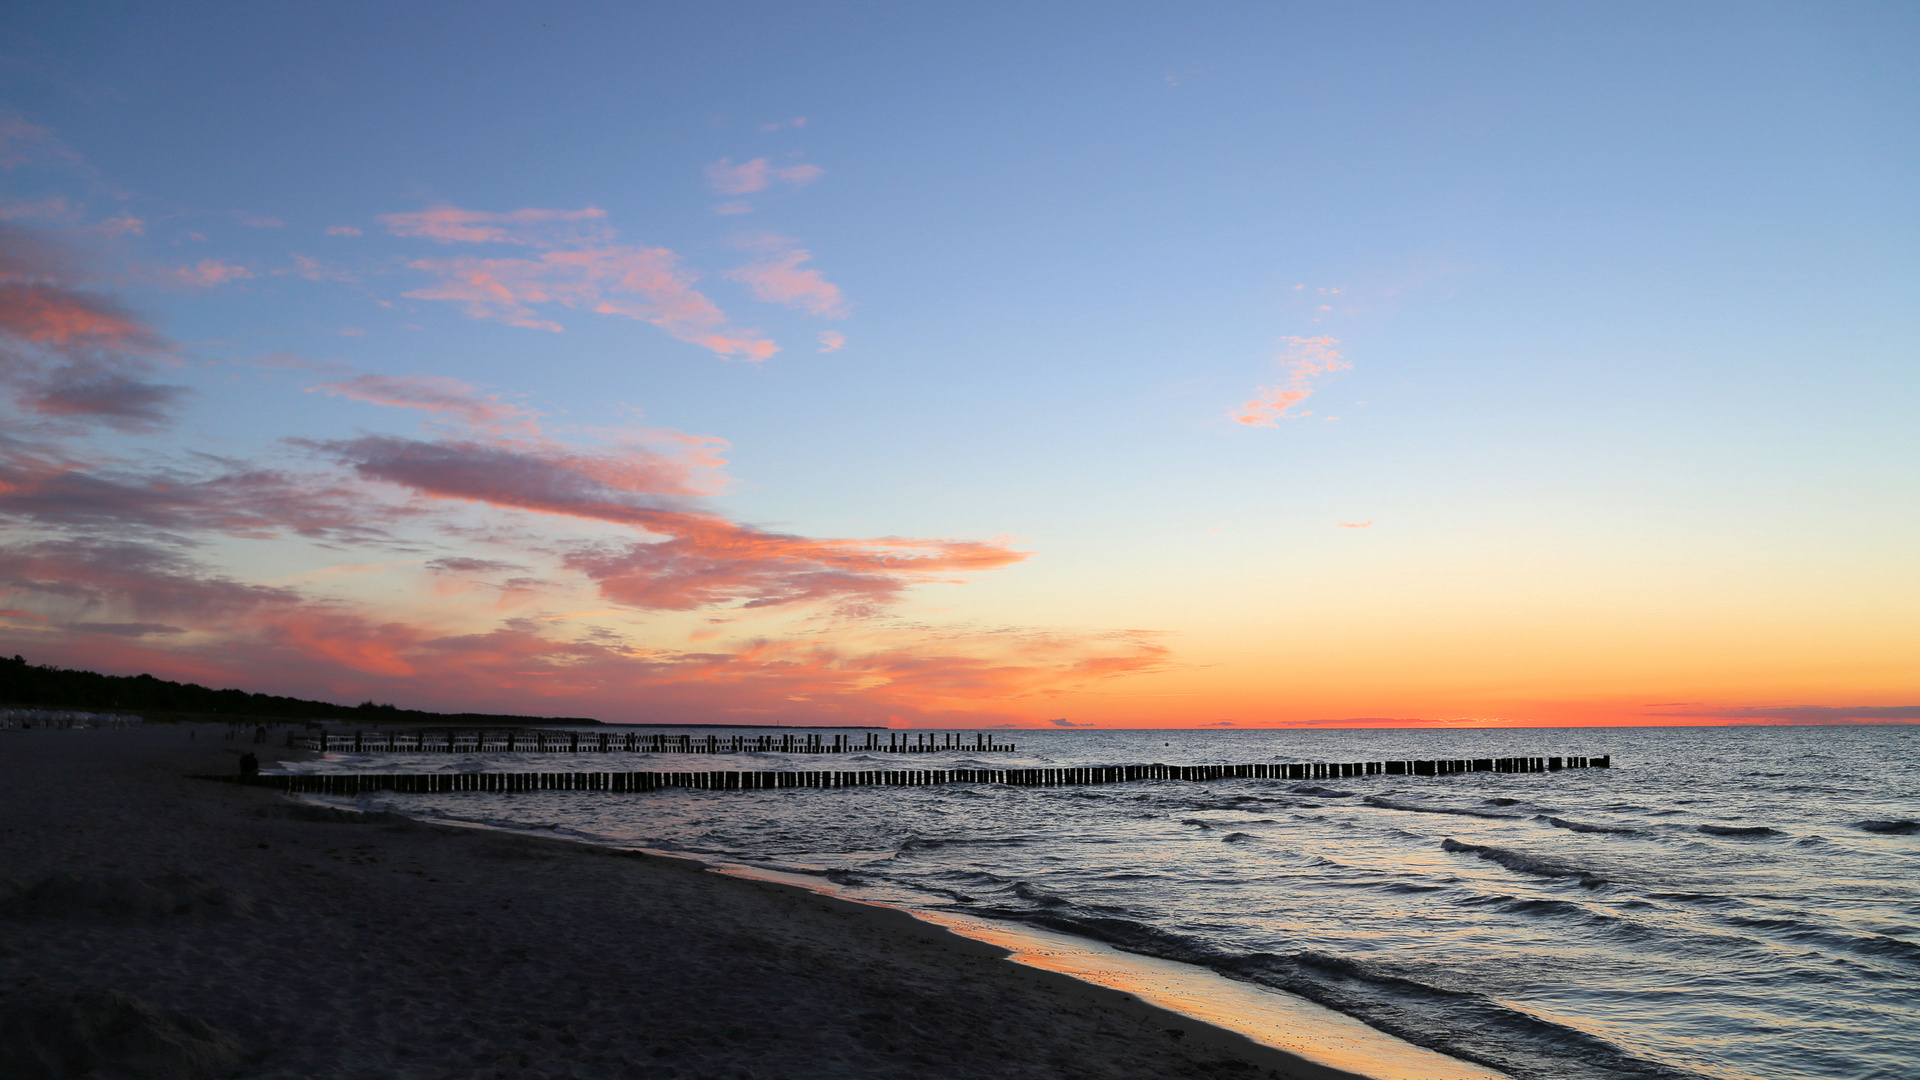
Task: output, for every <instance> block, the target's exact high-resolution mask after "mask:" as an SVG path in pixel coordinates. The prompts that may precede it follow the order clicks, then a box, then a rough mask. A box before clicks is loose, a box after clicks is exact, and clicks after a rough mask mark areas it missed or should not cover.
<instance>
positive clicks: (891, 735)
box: [287, 728, 1014, 754]
mask: <svg viewBox="0 0 1920 1080" xmlns="http://www.w3.org/2000/svg"><path fill="white" fill-rule="evenodd" d="M287 745H288V746H290V747H293V748H295V749H299V750H320V751H330V750H342V751H352V752H354V753H367V752H370V751H373V752H379V751H385V752H390V753H392V752H404V753H428V754H433V753H441V754H522V753H548V754H606V753H616V752H619V753H633V754H755V753H758V754H937V753H941V752H944V751H964V752H966V753H969V754H1011V753H1013V751H1014V744H1012V743H1010V742H997V741H995V740H994V737H993V736H992V735H990V734H985V733H978V734H973V735H966V734H962V733H961V732H957V731H922V732H899V731H895V732H888V733H887V738H886V741H885V742H882V741H881V739H880V733H879V732H877V731H876V732H868V733H867V735H866V737H865V738H864V739H855V738H854V737H853V736H851V735H835V736H833V737H832V738H831V739H829V738H826V737H825V736H821V735H815V734H813V733H811V732H792V731H786V732H781V733H779V734H765V735H664V734H660V735H646V734H641V733H638V732H624V733H623V732H611V731H539V730H534V729H520V728H478V729H474V728H468V729H454V728H448V729H445V730H433V729H428V730H423V731H372V732H365V731H356V732H354V733H352V734H340V733H336V732H313V731H305V732H293V733H291V734H289V735H288V736H287Z"/></svg>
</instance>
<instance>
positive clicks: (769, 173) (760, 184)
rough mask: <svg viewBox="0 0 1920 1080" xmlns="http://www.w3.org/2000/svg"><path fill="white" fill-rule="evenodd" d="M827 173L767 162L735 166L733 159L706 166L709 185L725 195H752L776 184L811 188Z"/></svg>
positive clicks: (754, 160)
mask: <svg viewBox="0 0 1920 1080" xmlns="http://www.w3.org/2000/svg"><path fill="white" fill-rule="evenodd" d="M825 172H826V170H825V169H822V168H820V167H819V166H818V165H785V166H782V165H773V164H770V163H769V162H768V161H767V159H766V158H754V159H753V160H752V161H748V162H743V163H741V164H739V165H735V164H734V163H733V159H732V158H721V159H720V160H719V161H716V162H714V163H713V164H711V165H709V166H707V183H708V185H709V186H711V187H712V188H713V190H715V191H717V192H719V193H720V194H722V195H751V194H753V193H754V192H756V191H764V190H765V189H766V187H767V185H768V184H770V183H772V182H773V181H775V180H779V181H782V182H783V183H787V184H791V185H792V186H794V187H800V186H802V185H805V184H811V183H812V182H814V181H815V180H818V179H819V178H820V177H821V175H822V174H824V173H825Z"/></svg>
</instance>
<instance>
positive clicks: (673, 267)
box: [406, 247, 779, 360]
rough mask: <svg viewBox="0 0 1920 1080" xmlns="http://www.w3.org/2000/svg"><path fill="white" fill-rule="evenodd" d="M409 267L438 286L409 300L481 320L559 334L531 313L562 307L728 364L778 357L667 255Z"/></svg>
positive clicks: (599, 252)
mask: <svg viewBox="0 0 1920 1080" xmlns="http://www.w3.org/2000/svg"><path fill="white" fill-rule="evenodd" d="M408 265H409V266H411V267H413V268H414V269H416V270H425V271H428V272H429V273H434V274H437V275H439V276H440V279H441V280H440V283H439V284H438V285H434V286H432V287H429V288H426V289H417V290H415V291H413V292H409V293H407V294H406V295H407V296H409V297H412V298H414V299H418V300H449V301H453V302H456V303H459V304H461V305H463V307H464V308H465V310H466V312H467V314H468V315H469V316H470V317H472V318H476V319H492V320H496V321H499V322H504V323H506V324H507V325H509V326H521V327H526V328H528V329H533V330H549V331H553V332H556V333H557V332H559V331H560V330H561V329H562V328H561V326H560V324H559V323H556V322H554V321H552V320H551V319H545V318H541V317H540V316H539V314H538V313H537V312H536V311H535V310H534V307H533V305H536V304H559V305H561V306H563V307H568V308H573V309H576V310H587V311H593V312H596V313H599V314H602V315H619V316H621V317H623V318H629V319H638V320H641V321H643V322H649V323H652V324H653V325H655V326H658V327H659V328H661V329H662V330H664V331H666V332H667V333H668V334H671V335H672V336H674V337H676V338H679V339H680V340H681V341H685V342H689V343H691V344H695V345H699V346H701V347H702V348H705V349H708V350H710V351H712V352H714V353H716V354H718V355H720V356H723V357H728V358H738V359H746V360H765V359H768V358H770V357H772V356H773V354H774V353H776V352H778V351H779V347H778V346H777V345H775V344H774V343H773V342H772V341H770V340H768V339H766V338H762V337H758V336H756V334H757V331H753V330H745V329H735V328H732V327H729V326H728V325H727V321H726V316H725V314H723V313H722V312H721V310H720V309H719V307H717V306H716V305H715V304H714V303H713V302H712V301H711V300H709V299H707V298H706V297H705V296H703V295H701V294H700V292H699V291H697V290H696V289H694V288H693V284H692V283H693V277H692V275H691V274H688V273H686V272H685V271H683V270H681V269H680V268H679V260H678V257H677V256H676V255H674V253H673V252H671V251H668V250H667V249H665V248H645V247H605V248H595V249H586V250H577V251H549V252H545V253H543V254H542V255H541V256H540V257H539V258H537V259H476V258H453V259H420V260H417V261H415V262H412V263H409V264H408Z"/></svg>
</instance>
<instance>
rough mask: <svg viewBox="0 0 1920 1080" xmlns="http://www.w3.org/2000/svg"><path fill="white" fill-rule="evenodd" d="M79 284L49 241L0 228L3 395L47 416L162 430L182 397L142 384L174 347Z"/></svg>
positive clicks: (176, 392)
mask: <svg viewBox="0 0 1920 1080" xmlns="http://www.w3.org/2000/svg"><path fill="white" fill-rule="evenodd" d="M77 277H78V275H77V274H76V273H75V271H74V270H73V268H72V267H71V265H70V261H69V260H68V258H67V257H66V254H65V252H64V251H62V250H61V249H59V248H58V247H56V246H54V245H53V244H51V243H50V242H49V241H47V240H46V239H45V238H43V237H40V236H36V235H34V234H32V233H29V232H27V231H25V230H22V229H18V228H14V227H12V226H0V392H5V393H6V394H8V395H9V396H10V397H11V398H12V399H13V400H14V401H15V403H16V404H18V405H20V406H21V407H23V408H25V409H27V410H28V411H30V412H34V413H39V414H41V415H43V416H50V417H71V418H83V419H95V420H100V421H104V422H106V423H109V424H113V425H115V426H119V427H126V428H139V427H150V426H152V425H154V424H156V423H158V422H160V420H161V419H162V418H163V417H164V416H165V413H166V407H167V406H168V405H170V404H171V403H172V402H173V401H174V400H175V399H177V398H178V397H179V396H180V395H181V394H182V393H184V390H183V389H182V388H181V387H177V386H165V385H161V384H157V383H153V382H150V381H147V378H146V376H148V375H150V374H151V373H152V371H153V370H154V368H155V367H156V366H157V363H158V361H159V360H160V358H161V357H163V356H164V355H165V354H166V353H167V352H168V350H169V348H170V346H168V344H167V343H166V342H165V341H164V340H163V339H162V338H161V337H160V336H159V335H158V334H156V333H154V332H153V331H152V330H151V329H150V328H148V327H147V326H146V325H145V324H144V323H142V322H141V321H140V320H138V319H136V318H135V317H133V316H132V315H131V314H129V313H127V312H126V311H125V310H124V309H122V308H121V307H120V306H119V305H118V304H116V303H114V302H113V301H112V300H111V299H109V298H107V297H105V296H102V295H99V294H97V293H93V292H88V291H85V290H83V289H79V288H76V287H75V285H76V281H77Z"/></svg>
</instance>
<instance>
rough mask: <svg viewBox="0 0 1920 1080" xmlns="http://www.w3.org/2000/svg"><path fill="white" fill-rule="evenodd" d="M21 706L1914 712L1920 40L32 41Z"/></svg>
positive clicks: (12, 30) (124, 35)
mask: <svg viewBox="0 0 1920 1080" xmlns="http://www.w3.org/2000/svg"><path fill="white" fill-rule="evenodd" d="M0 31H3V32H0V42H4V44H0V651H4V652H5V653H7V654H15V653H17V654H20V655H23V656H25V657H26V658H27V659H28V660H30V661H32V662H35V663H51V664H58V665H61V666H67V667H79V668H86V669H91V670H98V671H106V672H111V673H115V674H135V673H139V672H150V673H152V674H154V675H156V676H160V677H163V678H171V679H181V680H188V681H194V682H200V683H205V684H210V685H215V686H239V687H243V688H245V689H249V690H255V691H263V692H270V693H278V694H291V695H296V696H302V697H316V698H323V699H327V700H338V701H347V702H357V701H362V700H374V701H382V702H392V703H395V704H399V705H403V706H406V707H412V708H424V709H447V710H482V711H487V712H520V713H530V714H540V715H566V716H592V717H597V718H599V719H602V720H606V721H611V722H651V723H728V724H731V723H742V724H786V725H806V724H888V725H891V726H895V727H946V726H963V727H964V726H991V725H1002V724H1006V725H1014V726H1041V727H1048V726H1096V727H1142V726H1145V727H1182V726H1207V725H1220V724H1233V725H1238V726H1245V727H1260V726H1276V727H1290V726H1315V725H1319V726H1367V725H1380V726H1415V725H1444V726H1579V725H1619V724H1726V723H1859V722H1913V721H1916V720H1920V705H1916V704H1914V703H1915V702H1920V559H1916V558H1915V552H1916V551H1920V485H1916V483H1915V472H1916V468H1915V466H1916V463H1917V462H1920V423H1916V422H1915V420H1914V417H1915V416H1916V415H1917V414H1920V364H1917V363H1916V361H1920V350H1917V349H1916V344H1920V302H1916V300H1915V296H1916V292H1917V289H1916V286H1920V273H1917V271H1920V257H1917V256H1920V229H1916V223H1917V222H1916V218H1917V214H1916V208H1917V207H1920V200H1916V199H1915V198H1914V192H1915V191H1916V190H1920V168H1917V167H1916V166H1920V151H1917V149H1916V147H1917V145H1920V144H1917V143H1916V134H1920V85H1916V84H1920V8H1915V7H1914V6H1913V5H1911V4H1901V3H1830V4H1802V3H1785V4H1783V3H1767V2H1753V0H1742V2H1739V3H1711V2H1703V3H1692V4H1685V5H1674V4H1663V3H1632V2H1626V3H1617V4H1606V5H1586V4H1558V3H1514V4H1505V3H1476V2H1463V3H1451V4H1427V3H1278V2H1273V3H1206V2H1201V3H1180V4H1174V3H1103V4H1091V3H1088V4H1081V3H1045V2H1041V3H1031V2H1023V3H992V2H982V3H969V4H948V5H936V4H904V5H903V4H881V3H819V4H808V5H795V4H776V3H738V2H724V0H722V2H710V3H651V4H645V5H637V4H595V3H577V4H568V5H537V4H521V3H484V2H483V3H462V4H459V5H452V4H444V3H419V4H407V5H393V4H367V3H351V2H347V3H341V2H332V3H326V4H318V3H282V4H273V5H260V4H238V3H236V4H221V3H201V4H193V5H179V4H165V5H163V4H157V3H105V2H103V3H94V4H86V5H75V4H60V3H46V2H33V0H27V2H19V3H14V4H10V5H8V6H7V9H6V12H5V14H4V15H0Z"/></svg>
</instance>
